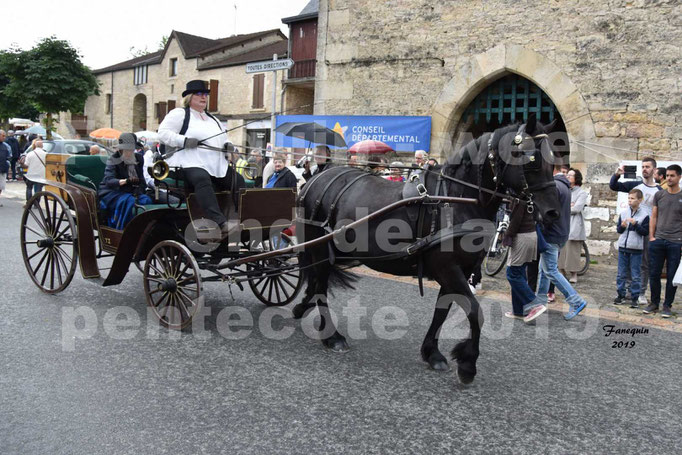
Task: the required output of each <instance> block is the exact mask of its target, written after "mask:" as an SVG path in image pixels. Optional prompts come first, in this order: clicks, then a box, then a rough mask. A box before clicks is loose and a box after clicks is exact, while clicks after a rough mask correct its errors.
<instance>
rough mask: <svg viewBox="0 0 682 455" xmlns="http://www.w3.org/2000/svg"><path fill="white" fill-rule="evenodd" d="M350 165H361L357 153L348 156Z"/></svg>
mask: <svg viewBox="0 0 682 455" xmlns="http://www.w3.org/2000/svg"><path fill="white" fill-rule="evenodd" d="M348 165H349V166H350V167H360V162H359V161H358V156H357V155H351V156H350V157H348Z"/></svg>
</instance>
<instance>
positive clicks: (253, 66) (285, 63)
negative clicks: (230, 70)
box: [246, 58, 294, 74]
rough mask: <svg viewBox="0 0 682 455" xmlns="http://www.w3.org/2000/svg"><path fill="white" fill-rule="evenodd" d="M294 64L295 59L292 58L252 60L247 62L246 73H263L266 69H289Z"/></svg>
mask: <svg viewBox="0 0 682 455" xmlns="http://www.w3.org/2000/svg"><path fill="white" fill-rule="evenodd" d="M292 66H294V61H293V60H292V59H290V58H285V59H282V60H264V61H262V62H252V63H247V64H246V73H247V74H249V73H263V72H265V71H279V70H288V69H289V68H291V67H292Z"/></svg>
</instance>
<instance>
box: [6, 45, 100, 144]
mask: <svg viewBox="0 0 682 455" xmlns="http://www.w3.org/2000/svg"><path fill="white" fill-rule="evenodd" d="M18 58H19V63H20V65H19V66H21V68H20V69H19V68H16V66H17V65H13V68H14V70H15V71H14V74H13V75H12V76H15V77H13V78H10V79H11V80H10V83H9V87H8V92H9V94H10V95H12V96H16V95H19V94H20V93H23V94H25V97H26V98H27V99H28V100H29V101H30V102H31V103H32V104H33V105H34V106H35V107H36V108H37V109H38V110H39V111H40V112H44V113H45V114H46V116H47V119H46V122H45V123H46V125H45V129H46V130H47V137H48V139H49V138H51V137H52V123H53V121H54V120H53V115H54V114H58V113H59V112H62V111H71V112H83V107H84V106H85V101H86V100H87V99H88V96H90V95H99V85H98V83H97V78H96V77H95V75H94V74H92V71H91V70H90V69H89V68H88V67H87V66H85V65H84V64H83V63H82V62H81V60H80V55H78V52H77V51H76V50H75V49H74V48H72V47H71V45H70V44H69V43H68V42H67V41H64V40H58V39H57V38H56V37H54V36H52V37H50V38H45V39H43V40H42V41H40V42H39V43H38V44H37V45H36V46H35V47H34V48H33V49H31V50H29V51H26V52H23V53H20V54H19V55H18Z"/></svg>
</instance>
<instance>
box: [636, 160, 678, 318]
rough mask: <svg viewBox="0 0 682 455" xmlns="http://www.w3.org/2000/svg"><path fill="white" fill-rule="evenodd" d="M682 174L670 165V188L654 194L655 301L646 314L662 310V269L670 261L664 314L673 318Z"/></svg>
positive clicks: (652, 258)
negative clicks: (681, 177)
mask: <svg viewBox="0 0 682 455" xmlns="http://www.w3.org/2000/svg"><path fill="white" fill-rule="evenodd" d="M680 174H682V168H680V166H679V165H677V164H673V165H670V166H668V167H667V168H666V182H667V183H668V189H667V190H661V191H659V192H658V193H656V194H655V195H654V204H653V205H654V208H653V211H652V213H651V221H650V222H649V271H650V274H649V280H650V281H649V287H650V289H651V304H650V305H649V306H648V307H646V308H645V309H644V314H649V313H654V312H656V311H658V305H659V303H660V301H661V272H662V271H663V262H664V261H666V260H667V262H668V269H667V272H668V278H667V279H666V284H665V300H664V301H663V310H662V311H661V316H662V317H664V318H669V317H672V305H673V300H675V289H676V288H675V286H673V276H675V271H676V270H677V267H678V266H679V264H680V250H681V249H682V191H680Z"/></svg>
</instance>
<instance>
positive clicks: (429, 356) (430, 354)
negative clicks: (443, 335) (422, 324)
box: [421, 288, 452, 371]
mask: <svg viewBox="0 0 682 455" xmlns="http://www.w3.org/2000/svg"><path fill="white" fill-rule="evenodd" d="M444 295H445V293H444V292H443V288H441V290H440V292H439V293H438V302H437V303H436V309H435V310H434V312H433V319H432V320H431V325H430V326H429V330H428V331H427V332H426V336H425V337H424V342H423V343H422V348H421V354H422V359H423V360H424V362H428V364H429V366H430V367H431V368H433V369H434V370H438V371H447V370H449V369H450V367H449V366H448V361H447V360H446V359H445V356H444V355H443V354H441V352H440V351H439V350H438V334H439V333H440V329H441V327H442V326H443V323H444V322H445V319H446V318H447V317H448V312H449V311H450V307H451V306H452V301H448V302H445V301H443V299H442V297H443V296H444Z"/></svg>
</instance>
